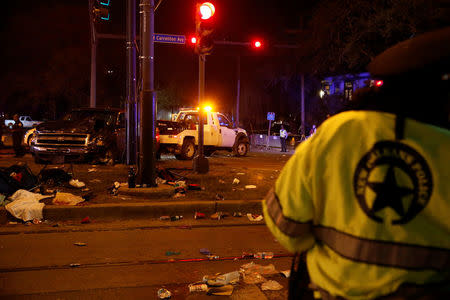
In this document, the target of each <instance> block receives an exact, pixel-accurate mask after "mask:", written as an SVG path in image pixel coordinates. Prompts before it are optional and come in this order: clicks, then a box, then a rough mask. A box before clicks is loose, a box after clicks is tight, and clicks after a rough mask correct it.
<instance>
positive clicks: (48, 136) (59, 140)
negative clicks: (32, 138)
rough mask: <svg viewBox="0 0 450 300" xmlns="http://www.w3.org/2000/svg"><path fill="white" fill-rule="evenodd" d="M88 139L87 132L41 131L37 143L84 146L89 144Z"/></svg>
mask: <svg viewBox="0 0 450 300" xmlns="http://www.w3.org/2000/svg"><path fill="white" fill-rule="evenodd" d="M87 141H88V135H87V134H76V133H39V134H38V135H37V138H36V143H35V145H36V146H49V147H84V146H86V145H87Z"/></svg>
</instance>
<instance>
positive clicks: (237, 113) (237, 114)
mask: <svg viewBox="0 0 450 300" xmlns="http://www.w3.org/2000/svg"><path fill="white" fill-rule="evenodd" d="M236 75H237V76H236V77H237V92H236V124H235V127H239V100H240V96H241V56H240V55H238V56H237V70H236Z"/></svg>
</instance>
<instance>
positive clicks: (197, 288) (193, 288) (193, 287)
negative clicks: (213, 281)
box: [189, 283, 208, 293]
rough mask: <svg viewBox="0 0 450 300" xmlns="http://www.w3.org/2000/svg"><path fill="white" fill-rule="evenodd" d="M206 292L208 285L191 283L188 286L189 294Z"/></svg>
mask: <svg viewBox="0 0 450 300" xmlns="http://www.w3.org/2000/svg"><path fill="white" fill-rule="evenodd" d="M207 290H208V285H207V284H205V283H191V284H190V285H189V292H190V293H193V292H206V291H207Z"/></svg>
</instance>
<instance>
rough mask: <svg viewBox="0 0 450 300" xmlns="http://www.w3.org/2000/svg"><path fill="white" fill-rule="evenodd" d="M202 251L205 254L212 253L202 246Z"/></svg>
mask: <svg viewBox="0 0 450 300" xmlns="http://www.w3.org/2000/svg"><path fill="white" fill-rule="evenodd" d="M200 253H201V254H203V255H211V252H210V251H209V250H208V249H207V248H201V249H200Z"/></svg>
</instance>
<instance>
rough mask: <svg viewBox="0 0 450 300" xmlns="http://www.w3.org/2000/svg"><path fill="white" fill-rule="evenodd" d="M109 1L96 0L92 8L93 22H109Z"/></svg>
mask: <svg viewBox="0 0 450 300" xmlns="http://www.w3.org/2000/svg"><path fill="white" fill-rule="evenodd" d="M110 4H111V0H96V1H95V5H94V7H93V12H94V17H95V20H99V19H100V20H104V21H109V19H110V12H109V9H110Z"/></svg>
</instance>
